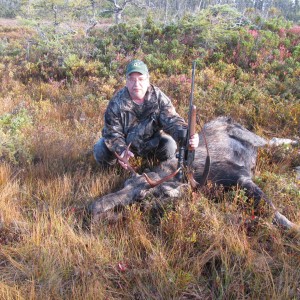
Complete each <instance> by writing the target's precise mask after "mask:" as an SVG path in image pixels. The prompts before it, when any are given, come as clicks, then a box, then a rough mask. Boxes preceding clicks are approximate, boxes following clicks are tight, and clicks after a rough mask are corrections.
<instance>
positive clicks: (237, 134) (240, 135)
mask: <svg viewBox="0 0 300 300" xmlns="http://www.w3.org/2000/svg"><path fill="white" fill-rule="evenodd" d="M228 135H229V136H230V137H232V138H234V139H237V140H240V141H242V142H247V143H249V144H251V145H252V146H254V147H263V146H265V145H266V144H267V141H266V140H265V139H264V138H262V137H260V136H258V135H256V134H255V133H253V132H251V131H249V130H247V129H245V128H243V127H240V126H237V125H235V124H232V125H230V126H229V128H228Z"/></svg>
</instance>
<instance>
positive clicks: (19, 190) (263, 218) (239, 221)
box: [0, 29, 300, 299]
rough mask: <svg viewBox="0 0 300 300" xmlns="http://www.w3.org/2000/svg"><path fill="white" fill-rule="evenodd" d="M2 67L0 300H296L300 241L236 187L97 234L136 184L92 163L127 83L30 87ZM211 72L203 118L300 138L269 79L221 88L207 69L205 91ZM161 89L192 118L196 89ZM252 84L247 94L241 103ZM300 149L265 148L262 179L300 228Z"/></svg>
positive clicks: (294, 114) (134, 214)
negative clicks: (99, 204) (113, 204)
mask: <svg viewBox="0 0 300 300" xmlns="http://www.w3.org/2000/svg"><path fill="white" fill-rule="evenodd" d="M15 30H18V29H15ZM17 33H18V32H17ZM17 33H14V36H15V35H17ZM2 59H3V60H4V61H5V59H7V58H5V59H4V58H3V57H2ZM5 64H6V66H7V68H3V70H4V71H3V73H2V75H1V76H0V77H1V93H0V99H1V104H2V105H1V108H0V114H1V116H3V115H6V114H11V118H10V119H9V120H11V121H10V123H6V125H5V126H4V125H3V126H2V127H1V130H2V134H3V136H5V137H6V139H7V141H8V142H10V143H11V146H10V147H8V146H7V144H1V147H2V148H1V151H2V152H1V164H0V244H1V247H0V274H1V275H0V278H1V283H0V299H299V298H300V288H299V282H300V260H299V257H300V239H299V236H298V235H296V234H294V233H292V232H285V231H284V230H283V229H281V228H278V227H276V226H274V225H272V216H271V215H270V212H269V211H268V210H267V209H265V210H264V211H262V212H261V214H260V215H259V216H254V215H253V212H252V207H251V204H250V203H249V202H247V199H246V198H245V194H244V191H242V190H240V189H238V188H233V189H232V190H229V191H224V190H223V189H222V188H214V187H213V186H208V188H207V191H205V192H204V193H202V194H200V193H198V194H196V193H189V194H187V195H186V196H185V197H184V198H183V199H179V200H178V201H177V202H176V203H174V204H173V205H165V206H164V207H163V208H164V211H163V214H162V215H161V216H160V217H158V216H157V215H156V214H155V213H154V212H153V210H151V209H150V208H147V207H146V208H144V209H143V208H142V207H141V206H139V205H133V206H131V207H128V208H125V209H124V211H123V212H122V219H120V220H118V221H116V222H114V223H109V222H107V221H105V220H103V221H101V222H100V223H99V224H93V225H92V226H90V224H89V223H88V214H87V207H88V205H89V203H91V201H93V200H94V199H96V198H97V197H100V196H102V195H104V194H107V193H109V192H111V191H114V190H118V189H120V188H121V187H122V184H123V182H124V180H125V179H126V178H127V177H128V173H126V172H123V171H121V170H120V169H118V168H114V169H111V170H101V169H100V168H99V167H98V166H97V165H96V164H95V161H94V159H93V157H92V154H91V150H92V146H93V144H94V143H95V142H96V141H97V139H98V137H99V136H100V130H101V128H102V126H103V113H104V110H105V107H106V105H107V101H108V100H109V98H110V97H111V95H112V94H113V92H114V90H115V89H117V88H118V87H119V86H121V85H122V81H121V80H120V79H118V78H117V79H116V78H110V79H108V80H106V79H105V78H95V77H91V78H85V79H82V80H79V79H78V80H74V81H71V82H68V83H66V82H63V81H59V80H58V81H56V80H53V81H42V80H39V79H34V78H33V79H31V80H30V81H28V82H27V84H24V83H23V81H22V80H21V79H20V78H18V76H15V75H14V74H12V73H14V72H15V73H17V72H16V70H15V68H16V67H15V65H14V63H13V61H10V62H7V61H5ZM205 74H210V75H209V76H208V77H207V78H208V79H207V80H209V82H208V83H207V84H208V85H209V87H207V89H203V90H202V89H200V88H199V89H198V90H197V93H196V94H197V97H196V99H195V101H196V102H197V106H198V107H200V108H201V112H202V118H203V119H204V120H205V121H207V120H209V119H211V118H213V117H215V116H217V115H219V114H230V115H232V116H233V117H234V118H235V119H237V120H238V121H240V122H241V123H243V124H244V125H246V126H247V127H248V128H251V129H253V130H255V131H256V132H258V133H259V134H261V135H263V136H264V137H266V138H271V137H273V136H274V135H275V136H279V137H294V136H295V133H296V132H297V128H298V127H297V126H299V124H298V121H299V117H300V116H299V114H300V110H299V107H298V106H297V103H296V104H295V103H292V102H290V103H289V102H286V104H285V106H282V105H278V103H275V102H272V98H271V97H269V96H268V95H267V94H266V93H265V91H264V90H263V85H264V84H265V83H266V82H263V80H264V79H262V78H259V80H258V81H256V82H255V84H253V80H254V78H255V75H251V74H247V79H246V80H245V81H243V80H244V79H240V80H239V82H238V83H237V85H236V86H235V87H238V89H239V93H237V92H235V91H233V86H230V84H229V86H228V84H227V85H224V84H225V83H224V82H226V78H225V77H226V74H227V73H224V76H225V77H224V76H223V75H222V76H223V77H222V76H219V75H220V74H217V73H216V72H215V71H214V70H213V69H212V68H206V69H205V70H203V72H202V71H201V72H200V74H198V75H197V78H196V81H197V82H196V86H201V83H202V81H203V80H204V79H203V78H204V77H205V76H206V75H205ZM244 75H245V77H246V74H244ZM252 76H253V77H252ZM250 77H251V79H249V78H250ZM224 78H225V79H224ZM153 80H154V82H155V83H157V84H159V86H161V87H162V89H163V90H164V91H165V92H166V93H167V94H168V95H170V96H171V97H172V96H173V97H175V96H176V100H175V104H176V107H177V109H178V111H180V113H182V114H183V115H184V114H186V108H185V103H186V99H185V97H187V96H188V95H187V92H188V90H189V85H190V83H189V82H186V83H184V84H183V89H184V91H185V92H182V91H178V90H175V89H174V84H175V85H176V86H177V85H178V84H179V83H178V82H180V80H181V79H180V77H176V75H174V76H173V77H171V78H169V77H168V76H166V75H163V74H161V75H160V76H155V75H154V76H153ZM246 81H249V82H252V83H251V84H252V86H251V84H250V85H247V91H246V92H245V91H244V90H243V88H242V86H243V84H244V83H245V84H246ZM103 83H106V84H105V85H104V84H103ZM244 92H245V94H243V93H244ZM241 95H244V96H241ZM204 96H205V97H204ZM201 97H202V98H201ZM203 99H205V105H204V100H203ZM253 103H254V104H255V105H253ZM237 106H238V107H239V109H236V107H237ZM21 111H22V114H21V113H20V112H21ZM278 112H280V114H279V113H278ZM21 116H25V117H26V116H27V117H28V118H25V117H24V118H23V119H21ZM278 120H282V123H280V124H278ZM21 121H22V122H21ZM20 122H21V123H20ZM298 151H299V149H297V148H294V149H281V150H274V149H273V150H272V149H264V150H261V151H260V152H259V157H258V164H257V170H256V177H255V181H256V182H257V184H258V185H259V186H260V187H261V188H262V189H263V190H264V191H265V192H266V193H267V194H268V196H269V197H270V198H271V199H273V201H274V203H275V204H276V205H277V207H279V208H280V210H281V211H282V212H283V213H285V214H286V215H287V217H288V218H290V219H291V220H292V221H294V222H295V223H297V224H299V221H298V220H299V217H300V194H299V182H297V181H296V179H295V174H294V173H293V172H292V168H293V167H294V166H296V165H299V152H298ZM11 155H12V156H13V157H14V159H15V161H12V160H11V157H12V156H11ZM297 163H298V164H297ZM147 200H148V201H150V202H151V200H153V199H147Z"/></svg>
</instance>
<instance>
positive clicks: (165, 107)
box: [158, 90, 187, 142]
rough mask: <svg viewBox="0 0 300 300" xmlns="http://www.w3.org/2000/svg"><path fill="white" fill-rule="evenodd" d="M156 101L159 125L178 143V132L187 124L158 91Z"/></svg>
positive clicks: (167, 99)
mask: <svg viewBox="0 0 300 300" xmlns="http://www.w3.org/2000/svg"><path fill="white" fill-rule="evenodd" d="M158 99H159V106H160V117H159V118H160V119H159V121H160V124H161V125H162V128H163V130H164V132H166V133H168V134H170V135H171V136H172V137H173V139H174V140H175V141H177V142H178V130H179V129H180V128H187V123H186V122H185V121H184V119H183V118H182V117H181V116H179V114H178V113H177V112H176V110H175V107H174V106H173V104H172V102H171V100H170V99H169V98H168V97H167V96H166V95H165V94H164V93H163V92H162V91H160V90H159V91H158Z"/></svg>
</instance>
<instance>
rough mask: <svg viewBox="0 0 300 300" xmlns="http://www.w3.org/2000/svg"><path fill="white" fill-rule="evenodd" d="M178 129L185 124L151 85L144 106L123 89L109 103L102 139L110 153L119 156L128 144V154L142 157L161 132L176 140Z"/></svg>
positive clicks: (152, 145) (125, 88) (167, 99)
mask: <svg viewBox="0 0 300 300" xmlns="http://www.w3.org/2000/svg"><path fill="white" fill-rule="evenodd" d="M180 127H184V128H186V127H187V125H186V123H185V121H184V120H183V118H181V117H180V116H179V115H178V113H177V112H176V111H175V108H174V106H173V105H172V103H171V100H170V99H169V98H168V97H167V96H166V95H165V94H164V93H163V92H162V91H161V90H160V89H159V88H157V87H155V86H152V85H151V86H150V87H149V89H148V91H147V93H146V96H145V101H144V103H143V104H142V105H139V104H136V103H135V102H134V101H132V100H131V98H130V95H129V92H128V89H127V87H124V88H123V89H121V90H120V91H119V92H118V93H117V94H116V95H114V97H113V98H112V99H111V101H110V102H109V104H108V107H107V109H106V112H105V124H104V128H103V130H102V137H104V140H105V144H106V146H107V147H108V149H109V150H110V151H112V152H117V153H119V154H120V153H122V152H123V151H124V150H125V148H126V145H129V143H131V146H130V149H131V151H133V152H134V153H137V154H138V155H142V154H143V153H147V152H148V151H149V150H151V149H153V148H155V147H157V146H158V143H159V137H158V136H159V135H160V132H161V130H163V131H164V132H165V133H167V134H170V135H171V136H172V137H173V138H174V140H175V141H178V137H177V132H178V129H179V128H180Z"/></svg>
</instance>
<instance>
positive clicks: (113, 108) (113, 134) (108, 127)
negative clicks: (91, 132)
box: [102, 101, 126, 154]
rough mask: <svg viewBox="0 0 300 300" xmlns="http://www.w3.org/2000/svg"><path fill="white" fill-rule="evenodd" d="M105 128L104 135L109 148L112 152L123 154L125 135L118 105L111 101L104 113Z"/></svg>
mask: <svg viewBox="0 0 300 300" xmlns="http://www.w3.org/2000/svg"><path fill="white" fill-rule="evenodd" d="M104 122H105V123H104V124H105V126H104V128H103V130H102V136H103V137H104V138H105V144H106V146H107V148H108V149H109V150H110V151H112V152H117V153H118V154H121V153H122V152H123V151H124V150H125V149H126V142H125V135H124V132H123V125H122V121H121V114H120V111H119V108H118V105H117V104H116V103H115V102H114V101H110V103H109V104H108V107H107V109H106V112H105V115H104Z"/></svg>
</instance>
